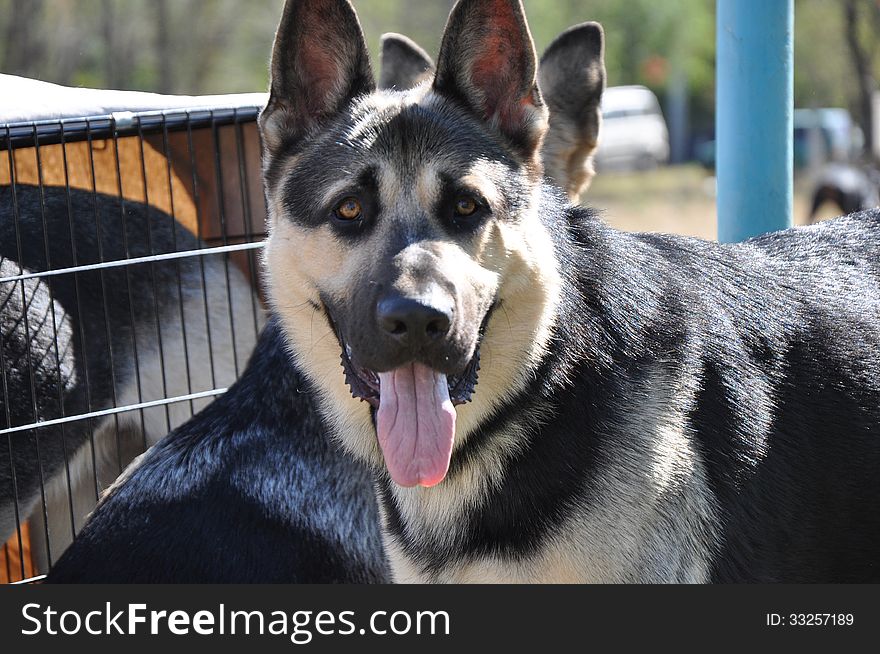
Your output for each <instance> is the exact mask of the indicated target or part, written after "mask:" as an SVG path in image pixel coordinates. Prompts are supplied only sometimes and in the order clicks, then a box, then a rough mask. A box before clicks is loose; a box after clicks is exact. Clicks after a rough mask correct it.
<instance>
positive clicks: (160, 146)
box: [0, 106, 265, 582]
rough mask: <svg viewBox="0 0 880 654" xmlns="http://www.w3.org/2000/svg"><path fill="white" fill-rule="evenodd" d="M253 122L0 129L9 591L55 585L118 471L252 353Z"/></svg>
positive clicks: (121, 116)
mask: <svg viewBox="0 0 880 654" xmlns="http://www.w3.org/2000/svg"><path fill="white" fill-rule="evenodd" d="M257 113H258V107H256V106H241V107H236V108H215V109H211V108H208V109H187V110H169V111H150V112H140V113H127V112H126V113H118V114H113V115H103V116H94V117H86V118H74V119H64V120H43V121H36V122H28V123H21V122H19V123H14V124H6V125H0V154H2V159H3V161H0V328H2V329H0V369H2V376H0V389H2V390H0V399H2V402H0V528H2V530H3V532H2V533H0V537H2V538H0V541H6V543H5V544H4V545H3V548H2V550H0V580H3V581H7V582H9V581H21V580H24V579H27V578H31V577H35V576H38V575H41V574H43V573H45V572H46V571H47V570H48V569H49V568H50V567H51V565H52V562H53V561H54V560H57V558H58V556H59V555H60V553H61V552H62V551H63V550H64V548H66V547H67V545H68V544H69V543H70V541H71V540H72V538H73V536H74V535H75V534H76V532H77V531H78V530H79V529H80V528H81V526H82V524H83V521H84V519H85V516H86V515H88V513H89V512H90V511H91V510H92V509H93V508H94V505H95V502H96V499H97V497H98V496H99V495H100V493H101V492H102V490H103V489H104V488H106V486H107V485H108V484H109V483H111V482H112V480H113V479H114V478H115V477H116V476H117V475H118V473H119V472H120V471H121V470H122V468H123V467H124V466H125V465H126V464H127V463H128V462H129V461H130V460H131V459H132V458H133V457H134V456H136V455H138V454H139V453H140V452H142V451H143V450H144V449H145V448H146V447H148V446H150V445H151V444H153V443H154V442H155V441H156V440H158V439H159V438H161V437H162V436H163V435H164V434H165V433H167V432H168V431H169V429H170V428H173V427H175V426H177V425H179V424H181V423H182V422H183V421H185V420H186V419H187V418H189V417H190V416H191V415H192V414H193V413H194V412H196V411H198V410H199V409H200V408H201V407H203V406H205V405H206V404H207V403H208V402H209V401H210V400H211V399H212V398H213V397H214V396H216V395H218V394H220V393H222V392H223V390H224V389H225V387H226V386H227V385H229V384H230V383H232V381H233V380H234V379H235V377H236V376H237V374H238V372H239V370H240V368H241V367H242V365H243V364H244V362H245V361H246V359H247V357H248V355H249V354H250V351H251V349H252V346H253V343H254V341H255V339H256V335H257V333H258V331H259V329H260V327H261V325H262V321H263V317H262V311H261V307H260V301H259V298H258V297H257V295H256V293H255V292H254V291H253V286H252V285H253V284H254V282H255V280H256V279H257V253H256V250H257V249H258V248H259V247H260V243H261V238H262V236H263V230H264V222H265V207H264V201H263V196H262V191H261V187H260V178H259V160H260V149H259V137H258V135H257V129H256V123H255V119H256V116H257ZM7 539H8V540H7Z"/></svg>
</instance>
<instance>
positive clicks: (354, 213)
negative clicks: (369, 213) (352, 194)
mask: <svg viewBox="0 0 880 654" xmlns="http://www.w3.org/2000/svg"><path fill="white" fill-rule="evenodd" d="M333 213H334V214H336V217H337V218H339V220H357V219H358V218H360V217H361V214H362V213H363V208H362V207H361V203H360V201H359V200H358V199H357V198H345V199H344V200H343V201H342V202H340V203H339V206H337V207H336V211H334V212H333Z"/></svg>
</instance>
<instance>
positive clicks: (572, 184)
mask: <svg viewBox="0 0 880 654" xmlns="http://www.w3.org/2000/svg"><path fill="white" fill-rule="evenodd" d="M434 72H435V67H434V62H433V61H432V60H431V57H430V56H429V55H428V54H427V53H426V52H425V51H424V50H422V48H420V47H419V46H418V45H417V44H416V43H414V42H413V41H412V40H411V39H409V38H407V37H406V36H403V35H402V34H394V33H389V34H383V35H382V54H381V76H380V77H379V88H382V89H397V90H402V89H409V88H412V87H415V86H417V85H419V84H422V83H424V82H426V81H427V80H429V79H431V78H432V77H433V75H434ZM538 86H539V87H540V89H541V93H542V95H543V97H544V102H545V103H546V105H547V108H548V109H549V110H550V128H549V129H548V130H547V135H546V137H545V138H544V147H543V149H542V152H541V160H542V162H543V164H544V172H545V174H546V175H547V177H549V178H550V179H551V180H553V181H554V182H556V183H557V184H558V185H559V186H560V187H561V188H563V189H564V190H565V191H566V193H568V197H569V200H571V201H572V202H573V203H577V202H578V199H579V198H580V196H581V194H582V193H583V192H584V191H586V190H587V189H588V188H589V186H590V182H591V181H592V179H593V176H594V175H595V173H596V171H595V169H594V167H593V155H594V154H595V152H596V147H597V146H598V143H599V130H600V128H601V125H602V111H601V108H600V103H601V101H602V93H603V92H604V91H605V36H604V33H603V31H602V26H601V25H600V24H599V23H594V22H589V23H581V24H580V25H575V26H574V27H570V28H568V29H567V30H565V31H564V32H563V33H562V34H560V35H559V36H558V37H556V38H555V39H554V40H553V42H552V43H551V44H550V45H549V46H547V49H546V50H545V51H544V55H543V56H542V57H541V62H540V65H539V66H538Z"/></svg>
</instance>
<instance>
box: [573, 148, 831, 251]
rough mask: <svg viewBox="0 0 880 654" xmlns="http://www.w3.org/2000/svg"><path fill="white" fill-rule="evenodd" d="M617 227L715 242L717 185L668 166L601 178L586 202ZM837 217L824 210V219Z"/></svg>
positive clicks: (801, 210)
mask: <svg viewBox="0 0 880 654" xmlns="http://www.w3.org/2000/svg"><path fill="white" fill-rule="evenodd" d="M582 201H583V202H584V203H585V204H588V205H590V206H592V207H594V208H596V209H598V210H599V211H600V213H601V215H602V217H603V218H604V219H605V220H606V221H607V222H608V223H609V224H610V225H613V226H614V227H616V228H618V229H623V230H627V231H639V232H645V231H647V232H669V233H675V234H686V235H688V236H698V237H700V238H706V239H714V238H715V237H716V234H717V213H716V209H715V180H714V178H713V177H712V176H711V175H710V174H709V173H708V172H706V171H705V170H704V169H703V168H701V167H699V166H696V165H684V166H667V167H664V168H658V169H657V170H654V171H650V172H631V173H611V172H609V173H600V174H598V175H597V176H596V178H595V179H594V180H593V185H592V186H591V187H590V190H589V191H587V193H586V194H585V195H584V197H583V198H582ZM808 209H809V184H808V183H807V182H806V181H805V180H799V181H798V182H797V183H796V184H795V197H794V216H795V220H794V222H795V224H796V225H802V224H805V222H806V218H807V213H808ZM833 215H836V214H835V210H834V208H832V207H828V206H826V207H823V208H822V209H821V210H820V218H829V217H831V216H833Z"/></svg>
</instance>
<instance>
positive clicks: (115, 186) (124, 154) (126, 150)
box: [0, 136, 197, 232]
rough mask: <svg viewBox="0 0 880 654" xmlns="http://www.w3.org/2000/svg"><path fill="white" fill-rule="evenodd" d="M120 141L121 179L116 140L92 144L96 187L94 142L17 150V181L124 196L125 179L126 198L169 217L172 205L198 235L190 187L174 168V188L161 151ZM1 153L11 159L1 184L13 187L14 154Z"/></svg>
mask: <svg viewBox="0 0 880 654" xmlns="http://www.w3.org/2000/svg"><path fill="white" fill-rule="evenodd" d="M116 143H117V144H118V151H119V154H118V160H119V163H118V166H119V173H120V174H119V175H117V172H116V171H117V153H116V151H117V146H115V145H114V142H113V140H112V139H107V140H97V141H92V159H93V161H94V169H95V176H94V186H93V181H92V161H90V160H89V144H88V142H86V141H80V142H76V143H67V144H66V145H61V144H55V145H41V146H40V147H39V148H20V149H17V150H12V151H11V152H12V159H13V163H14V166H15V181H16V183H18V184H33V185H37V184H39V183H40V182H41V181H42V183H43V185H44V186H65V185H66V184H68V183H69V184H70V186H71V188H77V189H84V190H87V191H91V190H93V188H94V189H95V190H97V191H98V193H105V194H107V195H119V188H120V182H119V178H120V177H121V178H122V184H121V187H122V196H123V197H124V198H125V199H127V200H134V201H137V202H149V204H151V205H153V206H155V207H157V208H158V209H161V210H162V211H165V212H167V213H172V203H173V209H174V211H173V213H174V216H175V218H177V220H178V221H179V222H180V223H181V224H183V225H184V226H185V227H186V228H187V229H189V230H191V231H193V232H195V230H196V226H197V219H196V208H195V204H194V203H193V200H192V198H191V196H190V193H189V190H188V189H189V187H190V186H191V183H190V184H185V183H184V182H183V181H182V180H181V178H180V177H179V176H178V173H177V171H176V170H175V168H173V167H172V168H171V170H170V178H171V184H170V187H169V183H168V181H169V167H168V163H167V160H166V159H165V157H164V156H162V154H161V153H160V152H159V151H157V149H156V147H154V146H153V145H151V144H150V143H148V142H143V141H141V139H140V138H138V137H137V136H132V137H126V138H120V139H118V140H117V142H116ZM0 155H2V157H3V158H4V159H6V161H2V162H0V184H9V183H10V175H9V160H8V157H9V153H0ZM65 156H66V159H67V162H66V163H67V165H66V166H65ZM144 180H146V184H144Z"/></svg>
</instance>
